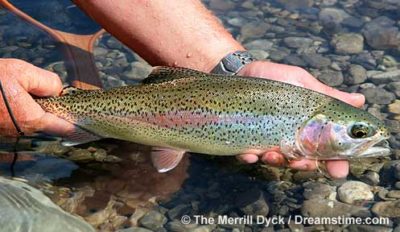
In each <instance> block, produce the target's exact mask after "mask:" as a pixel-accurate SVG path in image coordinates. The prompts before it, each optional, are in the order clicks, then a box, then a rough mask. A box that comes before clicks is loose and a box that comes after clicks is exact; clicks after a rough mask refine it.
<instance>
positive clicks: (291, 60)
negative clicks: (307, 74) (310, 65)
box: [284, 54, 306, 67]
mask: <svg viewBox="0 0 400 232" xmlns="http://www.w3.org/2000/svg"><path fill="white" fill-rule="evenodd" d="M284 62H285V63H286V64H290V65H296V66H302V67H305V66H306V63H305V62H304V60H303V59H302V58H301V57H300V56H298V55H293V54H289V55H287V56H286V57H285V58H284Z"/></svg>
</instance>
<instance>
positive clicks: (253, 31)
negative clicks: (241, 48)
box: [240, 22, 270, 40]
mask: <svg viewBox="0 0 400 232" xmlns="http://www.w3.org/2000/svg"><path fill="white" fill-rule="evenodd" d="M269 27H270V25H269V24H267V23H264V22H251V23H246V24H245V25H243V27H242V28H241V29H240V34H241V38H242V39H243V40H245V39H249V38H260V37H262V36H263V35H264V34H265V33H266V32H267V30H268V28H269Z"/></svg>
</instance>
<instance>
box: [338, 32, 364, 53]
mask: <svg viewBox="0 0 400 232" xmlns="http://www.w3.org/2000/svg"><path fill="white" fill-rule="evenodd" d="M331 44H332V46H333V47H334V48H335V51H336V53H338V54H358V53H361V52H362V51H363V49H364V38H363V37H362V35H360V34H356V33H345V34H337V35H335V36H334V37H333V40H332V42H331Z"/></svg>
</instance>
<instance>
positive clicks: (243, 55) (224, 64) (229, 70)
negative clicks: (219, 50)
mask: <svg viewBox="0 0 400 232" xmlns="http://www.w3.org/2000/svg"><path fill="white" fill-rule="evenodd" d="M255 60H256V59H255V58H254V57H253V56H252V55H251V54H250V53H249V52H248V51H236V52H233V53H229V54H228V55H226V56H225V57H224V58H222V60H221V61H220V62H219V63H218V64H217V66H215V67H214V68H213V69H212V70H211V73H215V74H225V75H231V76H232V75H236V74H237V73H238V72H239V71H240V70H241V69H242V68H243V67H244V66H245V65H246V64H249V63H251V62H253V61H255Z"/></svg>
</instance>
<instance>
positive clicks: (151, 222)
mask: <svg viewBox="0 0 400 232" xmlns="http://www.w3.org/2000/svg"><path fill="white" fill-rule="evenodd" d="M166 222H167V218H166V217H165V216H164V215H163V214H161V213H160V212H158V211H155V210H151V211H149V212H147V213H146V214H145V215H144V216H143V217H142V218H140V219H139V225H141V226H143V227H145V228H147V229H150V230H153V231H154V230H157V229H158V228H161V227H163V226H164V224H165V223H166Z"/></svg>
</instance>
